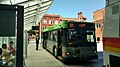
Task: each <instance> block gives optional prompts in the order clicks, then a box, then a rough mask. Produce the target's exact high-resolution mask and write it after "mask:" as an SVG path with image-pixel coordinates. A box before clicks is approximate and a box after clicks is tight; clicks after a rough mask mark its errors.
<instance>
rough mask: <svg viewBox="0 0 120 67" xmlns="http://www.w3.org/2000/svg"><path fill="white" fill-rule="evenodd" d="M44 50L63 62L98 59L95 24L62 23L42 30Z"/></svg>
mask: <svg viewBox="0 0 120 67" xmlns="http://www.w3.org/2000/svg"><path fill="white" fill-rule="evenodd" d="M42 35H43V44H42V45H43V48H45V49H47V50H48V51H49V52H51V53H52V54H53V56H55V57H57V58H59V59H61V60H62V61H65V62H66V61H73V60H75V61H76V60H92V59H97V58H98V55H97V45H96V37H95V24H94V23H91V22H73V21H69V22H68V21H62V22H61V23H60V24H57V25H54V26H51V27H49V28H45V29H44V30H42Z"/></svg>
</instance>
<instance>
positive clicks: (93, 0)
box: [46, 0, 105, 21]
mask: <svg viewBox="0 0 120 67" xmlns="http://www.w3.org/2000/svg"><path fill="white" fill-rule="evenodd" d="M104 7H105V0H54V1H53V3H52V5H51V6H50V8H49V9H48V11H47V12H46V14H55V15H60V16H62V17H66V18H77V16H78V15H77V13H78V12H82V13H83V16H85V17H86V18H87V21H93V12H95V11H96V10H99V9H102V8H104Z"/></svg>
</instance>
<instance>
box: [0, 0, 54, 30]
mask: <svg viewBox="0 0 120 67" xmlns="http://www.w3.org/2000/svg"><path fill="white" fill-rule="evenodd" d="M53 1H54V0H0V4H11V5H23V6H24V30H30V29H31V27H32V26H33V25H34V26H35V25H36V24H38V23H39V22H40V20H41V18H42V17H43V15H44V14H45V13H46V11H47V10H48V8H49V7H50V5H51V4H52V2H53Z"/></svg>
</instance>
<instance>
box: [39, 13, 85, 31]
mask: <svg viewBox="0 0 120 67" xmlns="http://www.w3.org/2000/svg"><path fill="white" fill-rule="evenodd" d="M64 20H68V21H81V22H85V21H86V20H87V18H86V17H84V16H83V15H82V12H79V13H78V17H77V18H64V17H61V16H60V15H54V14H45V15H44V16H43V18H42V19H41V21H40V23H41V24H40V30H43V29H44V28H47V27H49V26H53V25H55V24H59V23H60V22H61V21H64Z"/></svg>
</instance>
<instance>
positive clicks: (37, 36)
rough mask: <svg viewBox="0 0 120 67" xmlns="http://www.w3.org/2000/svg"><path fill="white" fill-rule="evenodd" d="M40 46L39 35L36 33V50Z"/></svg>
mask: <svg viewBox="0 0 120 67" xmlns="http://www.w3.org/2000/svg"><path fill="white" fill-rule="evenodd" d="M38 47H39V35H38V34H36V50H38Z"/></svg>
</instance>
